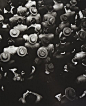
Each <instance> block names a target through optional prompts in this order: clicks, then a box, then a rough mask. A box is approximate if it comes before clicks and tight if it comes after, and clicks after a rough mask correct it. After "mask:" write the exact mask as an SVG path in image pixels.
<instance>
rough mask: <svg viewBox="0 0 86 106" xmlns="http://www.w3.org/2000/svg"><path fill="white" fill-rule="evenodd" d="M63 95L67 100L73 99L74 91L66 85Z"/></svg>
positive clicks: (74, 96)
mask: <svg viewBox="0 0 86 106" xmlns="http://www.w3.org/2000/svg"><path fill="white" fill-rule="evenodd" d="M65 96H66V98H67V99H68V100H70V101H73V100H74V99H75V98H76V92H75V90H74V89H73V88H71V87H68V88H66V89H65Z"/></svg>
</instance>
